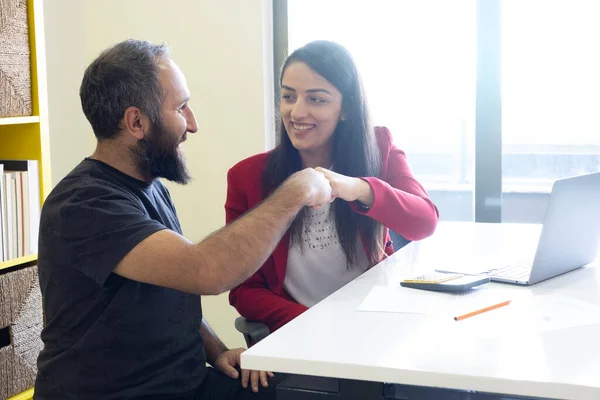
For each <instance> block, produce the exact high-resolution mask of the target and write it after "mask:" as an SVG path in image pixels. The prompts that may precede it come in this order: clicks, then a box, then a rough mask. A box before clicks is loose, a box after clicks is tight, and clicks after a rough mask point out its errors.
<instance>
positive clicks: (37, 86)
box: [0, 0, 51, 400]
mask: <svg viewBox="0 0 600 400" xmlns="http://www.w3.org/2000/svg"><path fill="white" fill-rule="evenodd" d="M26 4H27V20H28V35H29V50H30V63H31V69H30V72H31V101H32V104H31V105H32V115H25V116H14V117H4V118H0V159H4V160H37V163H38V173H39V201H40V206H41V204H42V202H43V200H44V199H45V198H46V196H47V195H48V193H49V191H50V189H51V181H50V176H51V175H50V144H49V132H48V103H47V102H48V100H47V97H48V96H47V85H46V51H45V45H44V43H45V38H44V10H43V0H27V1H26ZM36 240H37V238H36ZM36 261H37V254H30V255H26V256H22V257H17V258H12V259H10V260H7V261H3V262H0V274H3V273H8V272H9V271H11V270H14V269H18V268H19V267H21V266H27V265H35V263H36ZM32 398H33V389H32V388H30V389H28V390H26V391H24V392H23V393H19V394H16V395H15V396H14V397H12V398H9V399H10V400H27V399H32Z"/></svg>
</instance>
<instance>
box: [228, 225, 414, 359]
mask: <svg viewBox="0 0 600 400" xmlns="http://www.w3.org/2000/svg"><path fill="white" fill-rule="evenodd" d="M390 238H391V240H392V243H393V246H394V252H396V251H398V250H400V249H401V248H403V247H404V246H406V245H407V244H409V243H410V240H408V239H406V238H404V237H403V236H402V235H399V234H398V233H396V232H394V231H392V230H391V229H390ZM235 329H237V330H238V332H240V333H241V334H242V335H244V340H245V341H246V346H247V347H250V346H252V345H253V344H256V343H258V342H260V341H261V340H263V339H264V338H266V337H267V336H269V333H271V332H269V328H268V327H267V326H266V325H265V324H263V323H262V322H256V321H250V320H247V319H246V318H244V317H238V318H236V319H235Z"/></svg>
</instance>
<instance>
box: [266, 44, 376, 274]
mask: <svg viewBox="0 0 600 400" xmlns="http://www.w3.org/2000/svg"><path fill="white" fill-rule="evenodd" d="M296 62H300V63H304V64H306V65H307V66H308V67H310V68H311V69H312V70H313V71H315V72H316V73H318V74H319V75H321V76H322V77H323V78H325V79H327V80H328V81H329V82H330V83H331V84H332V85H333V86H335V87H336V88H337V89H338V90H339V91H340V93H341V94H342V113H343V115H344V116H345V120H343V121H339V122H338V124H337V127H336V128H335V132H334V133H333V136H332V139H331V140H332V141H333V143H332V144H333V145H332V152H333V154H332V161H333V165H334V168H335V172H337V173H339V174H343V175H346V176H352V177H369V176H375V177H377V176H379V172H380V169H381V156H380V154H379V149H378V147H377V143H376V139H375V135H374V131H373V127H372V126H371V124H370V120H369V119H370V118H369V112H368V108H367V102H366V98H365V94H364V89H363V86H362V82H361V79H360V76H359V73H358V70H357V68H356V65H355V63H354V60H353V59H352V56H351V55H350V53H349V52H348V51H347V50H346V49H345V48H344V47H343V46H341V45H339V44H337V43H334V42H330V41H322V40H319V41H314V42H310V43H308V44H306V45H305V46H304V47H301V48H299V49H297V50H295V51H294V52H293V53H292V54H290V56H289V57H288V58H287V59H286V61H285V63H284V64H283V67H282V68H281V75H280V78H279V83H280V85H281V82H282V79H283V74H284V73H285V70H286V68H287V67H288V66H289V65H290V64H292V63H296ZM278 117H279V120H280V121H279V123H278V127H279V130H278V142H279V144H278V146H277V147H276V148H275V149H274V150H273V151H272V152H271V154H270V155H269V159H268V162H267V167H266V170H265V174H264V176H263V192H264V195H265V196H267V195H268V194H269V193H270V192H271V191H272V190H273V189H274V188H276V187H278V186H279V185H280V184H281V183H283V181H285V180H286V179H287V178H288V177H289V176H290V175H292V174H293V173H295V172H297V171H299V170H301V169H302V168H303V166H302V161H301V159H300V153H299V152H298V150H297V149H296V148H294V146H293V145H292V142H291V141H290V138H289V137H288V134H287V131H286V129H285V126H284V125H283V121H282V120H281V116H280V115H279V112H278ZM323 167H329V166H323ZM332 206H333V207H332V211H333V212H334V213H335V224H336V228H337V233H338V237H339V240H340V244H341V246H342V248H343V250H344V253H345V255H346V261H347V264H348V267H352V266H356V262H357V253H356V251H357V249H356V243H357V241H356V238H357V235H358V233H359V232H360V233H362V234H363V236H364V239H365V244H366V246H367V249H368V250H369V253H370V256H371V257H370V263H371V264H373V263H375V262H376V261H378V259H379V258H380V257H381V256H382V255H383V247H382V245H381V244H382V241H383V234H384V227H383V226H382V225H381V224H380V223H379V222H377V221H375V220H374V219H372V218H369V217H367V216H364V215H360V214H358V213H356V212H354V211H353V210H352V209H351V208H350V204H349V203H348V202H346V201H344V200H342V199H336V200H335V201H334V203H333V205H332ZM305 217H306V209H303V210H302V211H301V212H300V213H299V214H298V216H297V217H296V219H295V220H294V222H293V223H292V226H291V228H290V229H291V240H292V243H298V244H299V245H300V246H301V248H302V233H303V226H304V221H305Z"/></svg>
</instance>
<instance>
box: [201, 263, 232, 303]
mask: <svg viewBox="0 0 600 400" xmlns="http://www.w3.org/2000/svg"><path fill="white" fill-rule="evenodd" d="M197 276H198V279H197V282H198V290H197V292H198V294H200V295H203V296H217V295H220V294H221V293H225V292H226V291H228V290H229V289H230V280H229V279H228V278H227V277H226V276H225V274H223V273H222V272H221V271H219V269H218V268H214V269H213V270H212V271H209V270H207V269H206V268H199V271H198V275H197Z"/></svg>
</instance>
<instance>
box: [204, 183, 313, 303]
mask: <svg viewBox="0 0 600 400" xmlns="http://www.w3.org/2000/svg"><path fill="white" fill-rule="evenodd" d="M294 195H295V194H294V193H293V192H288V191H284V190H280V191H277V192H276V193H274V194H273V195H272V196H270V197H269V198H267V199H266V200H265V201H264V202H263V203H262V204H261V205H259V206H258V207H256V208H254V209H253V210H252V211H250V212H248V213H247V214H245V215H244V216H242V217H240V218H239V219H237V220H236V221H234V222H233V223H231V224H229V225H228V226H226V227H224V228H223V229H221V230H220V231H219V232H217V233H215V234H213V235H212V236H210V237H208V238H207V239H205V240H204V241H202V242H201V243H199V244H197V245H196V246H195V250H196V251H197V253H196V254H195V259H197V260H202V261H203V262H204V263H205V268H204V269H205V273H207V274H208V276H206V275H205V278H208V279H210V280H211V281H212V282H215V285H216V293H221V292H224V291H226V290H229V289H231V288H232V287H235V286H237V285H239V284H240V283H242V282H243V281H245V280H246V279H248V278H249V277H250V276H251V275H252V274H253V273H254V272H255V271H256V270H257V269H258V268H259V267H260V266H261V265H262V264H263V263H264V262H265V260H266V259H267V257H268V256H269V255H270V254H271V253H272V252H273V250H274V249H275V246H277V244H278V243H279V241H280V240H281V238H282V236H283V235H284V234H285V232H286V231H287V229H288V228H289V226H290V224H291V223H292V221H293V220H294V217H295V216H296V214H297V213H298V211H299V210H300V209H301V208H302V205H303V202H302V200H303V199H299V198H294V197H295V196H294ZM296 196H297V194H296Z"/></svg>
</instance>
